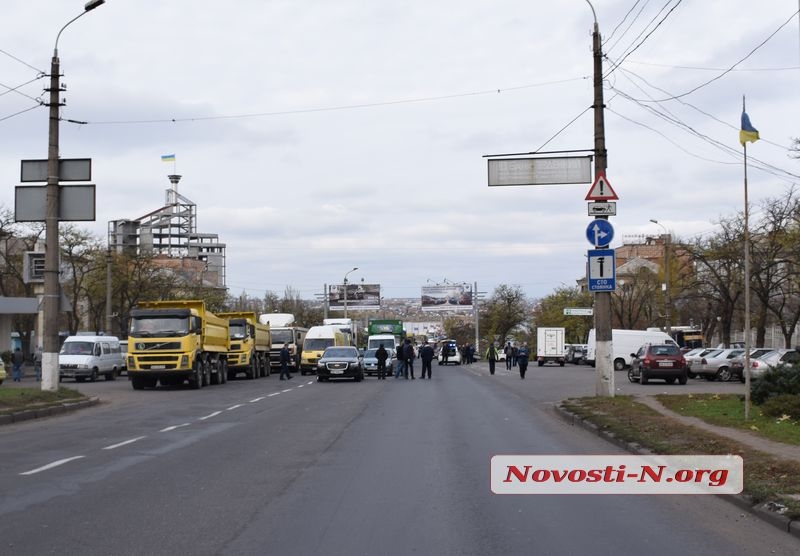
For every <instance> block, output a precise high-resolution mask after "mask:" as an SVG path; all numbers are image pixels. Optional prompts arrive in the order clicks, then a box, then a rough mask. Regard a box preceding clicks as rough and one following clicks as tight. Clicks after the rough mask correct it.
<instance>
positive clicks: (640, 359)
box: [628, 344, 688, 384]
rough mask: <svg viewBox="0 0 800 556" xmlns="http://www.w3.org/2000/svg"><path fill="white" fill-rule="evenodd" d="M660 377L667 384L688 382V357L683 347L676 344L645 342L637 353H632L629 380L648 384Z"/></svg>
mask: <svg viewBox="0 0 800 556" xmlns="http://www.w3.org/2000/svg"><path fill="white" fill-rule="evenodd" d="M652 378H658V379H662V380H664V381H665V382H666V383H667V384H674V383H675V381H676V380H677V381H678V382H679V383H680V384H686V382H687V379H688V374H687V368H686V359H684V357H683V354H682V353H681V348H679V347H678V346H677V345H675V344H644V345H643V346H642V347H640V348H639V351H637V352H636V353H631V367H630V369H629V370H628V380H630V381H631V382H639V383H640V384H647V383H648V382H649V381H650V379H652Z"/></svg>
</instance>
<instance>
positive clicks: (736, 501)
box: [553, 404, 800, 539]
mask: <svg viewBox="0 0 800 556" xmlns="http://www.w3.org/2000/svg"><path fill="white" fill-rule="evenodd" d="M553 410H554V411H555V413H556V415H557V416H558V417H559V418H561V419H562V420H563V421H565V422H566V423H568V424H570V425H573V426H578V427H581V428H582V429H584V430H586V431H589V432H591V433H593V434H595V435H597V436H599V437H600V438H602V439H603V440H606V441H608V442H610V443H611V444H614V445H615V446H617V447H619V448H622V449H623V450H625V451H628V452H630V453H632V454H638V455H647V454H651V453H652V452H651V451H650V450H648V449H646V448H644V447H642V446H640V445H639V444H636V443H635V442H626V441H624V440H621V439H619V438H617V437H616V436H614V434H613V433H611V432H608V431H605V430H602V429H600V427H598V426H597V425H595V424H594V423H591V422H589V421H587V420H585V419H582V418H580V417H578V416H577V415H575V414H574V413H570V412H569V411H567V410H566V409H564V408H563V407H561V405H560V404H553ZM714 496H717V497H718V498H720V499H722V500H725V501H727V502H730V503H732V504H733V505H735V506H737V507H739V508H741V509H742V510H746V511H748V512H750V513H751V514H753V515H754V516H755V517H757V518H759V519H761V520H762V521H765V522H766V523H769V524H770V525H773V526H775V527H777V528H778V529H780V530H782V531H783V532H785V533H788V534H790V535H792V536H793V537H795V538H797V539H800V521H793V520H791V519H789V518H788V517H785V516H783V515H781V514H780V513H778V512H776V511H774V510H771V509H770V508H769V503H765V504H754V503H753V501H752V500H751V499H750V498H749V497H748V496H746V495H743V494H735V495H730V494H717V495H714Z"/></svg>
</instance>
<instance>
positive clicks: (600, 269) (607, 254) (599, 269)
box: [589, 249, 617, 292]
mask: <svg viewBox="0 0 800 556" xmlns="http://www.w3.org/2000/svg"><path fill="white" fill-rule="evenodd" d="M616 288H617V262H616V255H615V253H614V250H613V249H589V291H590V292H611V291H614V290H615V289H616Z"/></svg>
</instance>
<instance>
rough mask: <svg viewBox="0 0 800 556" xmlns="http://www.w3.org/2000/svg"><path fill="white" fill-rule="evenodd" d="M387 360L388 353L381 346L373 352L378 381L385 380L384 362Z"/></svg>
mask: <svg viewBox="0 0 800 556" xmlns="http://www.w3.org/2000/svg"><path fill="white" fill-rule="evenodd" d="M388 358H389V352H388V351H386V348H385V347H383V344H381V345H380V347H379V348H378V349H377V350H375V359H377V360H378V380H386V360H387V359H388Z"/></svg>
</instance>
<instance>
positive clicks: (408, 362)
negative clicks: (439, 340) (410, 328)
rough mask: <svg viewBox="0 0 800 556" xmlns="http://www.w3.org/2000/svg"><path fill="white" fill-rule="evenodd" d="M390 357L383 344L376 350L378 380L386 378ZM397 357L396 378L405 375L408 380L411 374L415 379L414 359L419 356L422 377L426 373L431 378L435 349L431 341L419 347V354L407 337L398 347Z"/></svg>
mask: <svg viewBox="0 0 800 556" xmlns="http://www.w3.org/2000/svg"><path fill="white" fill-rule="evenodd" d="M390 357H391V355H390V354H389V351H388V350H387V349H386V348H385V347H384V345H383V344H381V345H380V347H378V349H377V351H376V352H375V358H376V359H377V360H378V380H386V361H387V360H388V359H389V358H390ZM395 357H396V361H397V363H396V367H395V370H394V378H400V377H403V378H404V379H406V380H407V379H408V377H409V376H411V379H412V380H415V379H416V377H415V376H414V360H415V359H417V358H418V357H419V360H420V361H421V362H422V376H421V377H420V378H422V379H424V378H425V375H427V376H428V380H430V378H431V369H432V363H433V358H434V351H433V347H432V346H431V345H430V344H429V343H427V342H425V344H424V345H423V346H422V347H421V348H420V349H419V354H417V352H416V350H415V349H414V346H413V345H412V344H411V340H409V339H406V340H405V342H403V343H402V344H400V345H399V346H398V347H397V352H396V353H395Z"/></svg>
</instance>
